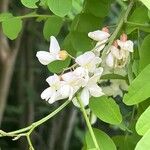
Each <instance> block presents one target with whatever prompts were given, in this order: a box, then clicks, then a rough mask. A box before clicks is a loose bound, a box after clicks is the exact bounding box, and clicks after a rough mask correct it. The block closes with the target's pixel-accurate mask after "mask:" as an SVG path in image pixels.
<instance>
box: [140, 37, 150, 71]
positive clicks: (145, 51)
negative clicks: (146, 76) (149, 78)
mask: <svg viewBox="0 0 150 150" xmlns="http://www.w3.org/2000/svg"><path fill="white" fill-rule="evenodd" d="M149 48H150V35H148V36H146V37H145V39H144V40H143V43H142V46H141V48H140V51H139V54H140V68H139V69H140V71H141V70H142V69H144V68H145V67H146V66H147V65H148V64H150V58H149V56H150V50H149Z"/></svg>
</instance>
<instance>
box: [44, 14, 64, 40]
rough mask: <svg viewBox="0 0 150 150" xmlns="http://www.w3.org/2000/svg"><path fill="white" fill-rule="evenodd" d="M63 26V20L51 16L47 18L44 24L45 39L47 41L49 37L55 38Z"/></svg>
mask: <svg viewBox="0 0 150 150" xmlns="http://www.w3.org/2000/svg"><path fill="white" fill-rule="evenodd" d="M62 25H63V20H62V18H60V17H57V16H51V17H50V18H48V19H47V20H46V22H45V24H44V28H43V34H44V37H45V39H47V40H49V38H50V36H52V35H53V36H57V34H58V33H59V31H60V29H61V27H62Z"/></svg>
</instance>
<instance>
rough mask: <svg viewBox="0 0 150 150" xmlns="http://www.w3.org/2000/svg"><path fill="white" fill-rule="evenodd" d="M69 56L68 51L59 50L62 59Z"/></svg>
mask: <svg viewBox="0 0 150 150" xmlns="http://www.w3.org/2000/svg"><path fill="white" fill-rule="evenodd" d="M67 57H68V53H67V51H65V50H61V51H60V52H59V58H60V59H61V60H65V59H66V58H67Z"/></svg>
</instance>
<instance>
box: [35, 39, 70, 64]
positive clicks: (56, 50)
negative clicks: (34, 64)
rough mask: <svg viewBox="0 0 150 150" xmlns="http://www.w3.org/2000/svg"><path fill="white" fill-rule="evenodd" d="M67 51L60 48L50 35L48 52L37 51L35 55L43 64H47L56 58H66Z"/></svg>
mask: <svg viewBox="0 0 150 150" xmlns="http://www.w3.org/2000/svg"><path fill="white" fill-rule="evenodd" d="M67 56H68V55H67V52H66V51H64V50H62V51H61V50H60V46H59V44H58V42H57V40H56V38H55V37H54V36H51V37H50V47H49V52H46V51H38V52H37V54H36V57H37V58H38V60H39V61H40V63H41V64H43V65H48V64H49V63H51V62H53V61H56V60H65V59H66V58H67Z"/></svg>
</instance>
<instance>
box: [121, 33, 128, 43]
mask: <svg viewBox="0 0 150 150" xmlns="http://www.w3.org/2000/svg"><path fill="white" fill-rule="evenodd" d="M127 39H128V37H127V35H126V34H125V33H122V35H121V36H120V40H121V41H122V42H126V41H127Z"/></svg>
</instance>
